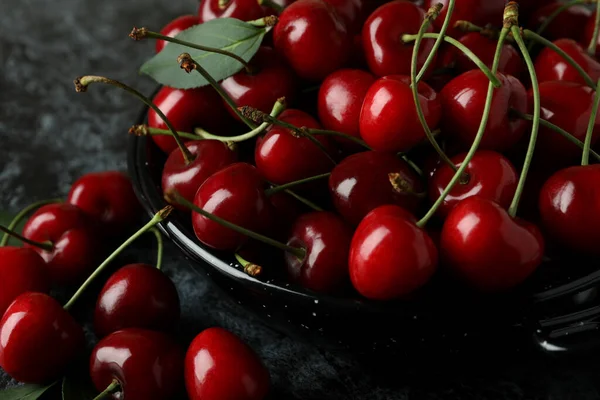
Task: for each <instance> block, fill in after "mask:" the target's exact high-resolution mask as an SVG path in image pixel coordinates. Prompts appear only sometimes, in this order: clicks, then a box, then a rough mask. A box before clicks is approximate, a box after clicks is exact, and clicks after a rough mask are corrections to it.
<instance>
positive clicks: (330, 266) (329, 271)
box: [285, 211, 352, 293]
mask: <svg viewBox="0 0 600 400" xmlns="http://www.w3.org/2000/svg"><path fill="white" fill-rule="evenodd" d="M351 240H352V230H351V229H350V228H349V227H348V225H346V223H345V222H344V221H343V220H342V219H341V218H340V217H338V216H337V215H335V214H333V213H330V212H326V211H321V212H311V213H308V214H304V215H301V216H300V217H299V218H298V219H297V220H296V222H294V225H293V226H292V230H291V233H290V236H289V239H288V241H287V244H288V245H289V246H292V247H301V248H304V249H305V250H306V256H305V257H304V259H303V260H300V259H299V258H298V257H296V256H295V255H293V254H290V253H285V261H286V265H287V270H288V274H289V276H290V279H291V280H292V281H294V282H298V283H299V284H300V285H302V286H304V287H306V288H308V289H310V290H314V291H315V292H321V293H335V292H337V291H339V290H340V289H343V288H345V287H347V286H348V283H349V279H348V251H349V250H350V241H351Z"/></svg>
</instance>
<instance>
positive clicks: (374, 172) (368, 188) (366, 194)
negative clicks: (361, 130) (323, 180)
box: [329, 151, 424, 226]
mask: <svg viewBox="0 0 600 400" xmlns="http://www.w3.org/2000/svg"><path fill="white" fill-rule="evenodd" d="M389 174H400V176H401V177H402V178H403V179H404V180H405V181H406V183H407V185H408V187H410V188H411V192H412V193H408V192H406V191H402V190H401V189H400V188H398V187H396V188H395V187H394V186H393V185H392V183H391V182H390V177H389ZM423 189H424V188H423V185H422V183H421V181H420V180H419V178H418V177H417V176H416V175H415V173H414V172H413V171H412V170H411V168H410V166H409V165H408V164H407V163H406V162H405V161H403V160H402V159H401V158H399V157H398V156H396V154H395V153H385V152H375V151H366V152H362V153H357V154H353V155H351V156H348V157H346V158H345V159H344V160H343V161H342V162H340V163H339V164H338V165H337V166H336V167H335V168H334V169H333V171H331V176H330V177H329V192H330V194H331V198H332V199H333V204H334V205H335V208H336V210H337V211H338V212H339V213H340V214H341V215H342V216H343V217H344V219H345V220H346V221H348V222H349V223H350V224H352V225H353V226H356V225H358V224H359V223H360V221H361V220H362V219H363V218H364V217H365V215H367V214H368V213H369V212H371V211H372V210H374V209H375V208H377V207H379V206H382V205H385V204H396V205H398V206H401V207H402V208H405V209H406V210H409V211H410V212H416V211H417V208H418V206H419V203H420V198H419V196H418V194H420V193H422V192H423Z"/></svg>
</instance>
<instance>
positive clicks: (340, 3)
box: [325, 0, 367, 33]
mask: <svg viewBox="0 0 600 400" xmlns="http://www.w3.org/2000/svg"><path fill="white" fill-rule="evenodd" d="M325 1H326V2H327V3H329V4H331V5H332V6H333V8H335V11H336V12H337V14H338V15H339V16H340V17H341V18H342V19H343V20H344V23H345V24H346V27H347V28H348V32H350V33H356V32H360V30H361V28H362V25H363V23H364V22H365V19H366V18H367V15H366V13H365V6H364V1H363V0H325Z"/></svg>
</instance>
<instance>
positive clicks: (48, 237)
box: [23, 203, 100, 285]
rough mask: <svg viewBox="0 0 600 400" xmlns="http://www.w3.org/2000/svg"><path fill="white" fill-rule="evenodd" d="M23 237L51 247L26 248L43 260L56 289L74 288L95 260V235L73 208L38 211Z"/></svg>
mask: <svg viewBox="0 0 600 400" xmlns="http://www.w3.org/2000/svg"><path fill="white" fill-rule="evenodd" d="M23 236H24V237H26V238H27V239H30V240H33V241H36V242H47V241H49V242H50V243H52V250H45V249H42V248H39V247H35V246H30V245H27V244H26V245H25V246H26V247H31V248H32V249H33V250H34V251H36V252H37V253H38V254H39V255H40V256H42V258H43V259H44V261H46V269H47V271H48V275H49V276H50V279H51V280H52V281H53V282H54V283H56V284H59V285H70V284H75V283H78V282H79V281H81V280H82V279H84V278H86V277H87V275H88V274H89V273H90V272H92V271H93V269H94V267H95V263H96V261H97V259H98V255H99V254H98V253H99V247H100V244H99V243H98V240H97V239H98V238H97V235H95V234H94V230H93V229H92V228H91V224H90V222H89V220H88V217H87V215H86V214H84V213H83V211H81V209H79V208H78V207H76V206H74V205H72V204H68V203H64V204H49V205H46V206H43V207H40V208H39V209H38V210H37V211H36V212H35V213H34V214H33V215H32V216H31V217H30V218H29V220H27V223H26V224H25V226H24V227H23Z"/></svg>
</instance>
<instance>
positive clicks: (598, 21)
mask: <svg viewBox="0 0 600 400" xmlns="http://www.w3.org/2000/svg"><path fill="white" fill-rule="evenodd" d="M598 35H600V1H596V17H595V19H594V33H593V34H592V39H591V40H590V44H589V45H588V49H587V51H588V54H589V55H590V56H592V57H595V56H596V48H597V47H598Z"/></svg>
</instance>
